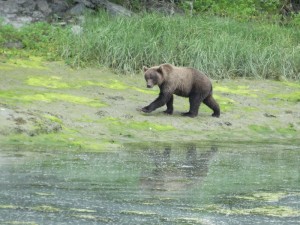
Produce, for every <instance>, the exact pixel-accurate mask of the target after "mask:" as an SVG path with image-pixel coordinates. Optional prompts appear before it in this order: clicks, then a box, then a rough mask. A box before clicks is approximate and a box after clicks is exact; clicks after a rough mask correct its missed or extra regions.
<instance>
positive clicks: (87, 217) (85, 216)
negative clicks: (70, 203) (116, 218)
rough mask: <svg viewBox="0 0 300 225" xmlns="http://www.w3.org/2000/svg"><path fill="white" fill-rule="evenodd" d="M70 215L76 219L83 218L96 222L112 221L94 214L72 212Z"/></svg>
mask: <svg viewBox="0 0 300 225" xmlns="http://www.w3.org/2000/svg"><path fill="white" fill-rule="evenodd" d="M72 217H75V218H77V219H83V220H93V221H97V222H102V223H110V222H112V219H111V218H109V217H99V216H94V215H90V214H74V215H72Z"/></svg>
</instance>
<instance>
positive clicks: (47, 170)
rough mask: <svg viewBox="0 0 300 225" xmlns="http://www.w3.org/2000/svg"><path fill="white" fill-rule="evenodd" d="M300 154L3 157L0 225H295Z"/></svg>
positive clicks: (264, 150)
mask: <svg viewBox="0 0 300 225" xmlns="http://www.w3.org/2000/svg"><path fill="white" fill-rule="evenodd" d="M299 150H300V148H299V146H292V145H289V146H286V145H278V144H274V145H265V144H256V145H244V144H242V145H241V144H231V145H224V144H219V145H214V146H209V145H203V144H201V143H200V144H199V143H180V144H178V143H177V147H170V145H168V144H165V145H161V146H160V147H157V146H156V145H144V144H142V143H140V144H134V145H132V144H131V145H125V146H124V147H123V148H120V149H118V150H116V149H115V150H113V151H112V150H111V149H107V151H106V152H104V151H102V152H90V153H80V152H77V153H75V152H70V151H65V150H64V151H59V150H58V149H50V148H39V149H36V150H35V152H33V151H32V150H31V149H26V147H20V148H19V149H17V150H12V149H9V148H6V147H3V146H1V149H0V159H1V161H0V170H1V176H0V224H32V225H33V224H170V225H171V224H182V225H183V224H202V225H219V224H224V225H239V224H243V225H252V224H264V225H265V224H272V225H296V224H299V220H300V181H299V162H300V155H299Z"/></svg>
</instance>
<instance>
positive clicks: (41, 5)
mask: <svg viewBox="0 0 300 225" xmlns="http://www.w3.org/2000/svg"><path fill="white" fill-rule="evenodd" d="M37 7H38V9H39V11H41V12H42V13H43V14H44V15H46V16H48V15H49V14H50V13H51V12H52V10H51V8H50V7H49V5H48V3H47V1H46V0H39V1H37Z"/></svg>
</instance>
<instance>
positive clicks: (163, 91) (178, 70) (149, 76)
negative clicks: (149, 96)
mask: <svg viewBox="0 0 300 225" xmlns="http://www.w3.org/2000/svg"><path fill="white" fill-rule="evenodd" d="M143 70H144V74H145V80H146V82H147V88H152V87H153V86H154V85H158V87H159V89H160V93H159V96H158V98H156V99H155V100H154V101H153V102H152V103H151V104H150V105H148V106H145V107H144V108H142V111H143V112H145V113H150V112H152V111H154V110H155V109H157V108H159V107H162V106H163V105H165V104H166V105H167V110H166V111H164V112H165V113H166V114H172V113H173V94H175V95H178V96H182V97H188V98H189V102H190V110H189V111H188V112H186V113H183V114H182V115H183V116H189V117H196V116H197V115H198V110H199V107H200V104H201V102H203V103H204V104H205V105H207V106H208V107H209V108H211V109H212V110H213V114H212V116H214V117H219V116H220V107H219V105H218V103H217V102H216V101H215V99H214V98H213V96H212V84H211V82H210V80H209V79H208V77H207V76H206V75H204V74H203V73H201V72H200V71H198V70H196V69H193V68H188V67H176V66H173V65H171V64H162V65H159V66H154V67H151V68H147V67H143Z"/></svg>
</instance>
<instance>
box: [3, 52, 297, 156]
mask: <svg viewBox="0 0 300 225" xmlns="http://www.w3.org/2000/svg"><path fill="white" fill-rule="evenodd" d="M0 79H1V82H0V123H1V127H0V141H1V143H3V144H9V145H10V144H14V145H19V144H22V145H24V144H25V145H29V146H33V145H36V146H40V145H43V146H53V145H55V146H61V147H71V149H88V150H91V151H99V150H105V149H106V148H110V149H111V148H119V147H121V146H123V145H124V144H126V143H133V142H141V141H144V142H169V143H172V142H176V141H179V140H181V141H206V142H209V143H210V142H212V143H214V142H216V141H218V142H237V141H238V142H247V143H248V142H254V143H255V142H261V141H264V142H265V141H267V142H271V143H274V142H277V143H281V142H285V143H299V141H298V140H299V138H300V132H299V130H300V83H299V82H297V81H268V80H243V79H239V80H219V81H213V85H214V92H215V96H216V99H217V101H218V102H219V104H220V107H221V117H220V118H213V117H211V113H212V112H211V111H210V110H209V109H208V108H207V107H206V106H205V105H201V107H200V114H199V116H198V117H197V118H185V117H182V116H181V115H180V113H182V112H186V111H187V110H188V107H189V103H188V99H185V98H181V97H175V100H174V108H175V110H174V115H172V116H168V115H165V114H164V113H163V111H164V110H165V108H161V109H158V110H157V111H155V112H153V113H151V114H145V113H142V112H141V111H139V109H140V108H141V107H143V106H145V105H147V104H149V103H150V102H151V101H153V99H155V98H156V97H157V94H158V89H154V90H149V89H147V88H146V85H145V81H144V78H143V76H142V74H138V75H132V76H129V75H122V74H115V73H112V72H111V71H109V70H106V69H102V68H97V69H92V68H89V69H78V70H74V69H71V68H69V67H67V66H64V65H63V64H61V63H49V62H44V61H43V60H41V59H40V58H37V57H28V58H18V57H13V58H1V62H0Z"/></svg>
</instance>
